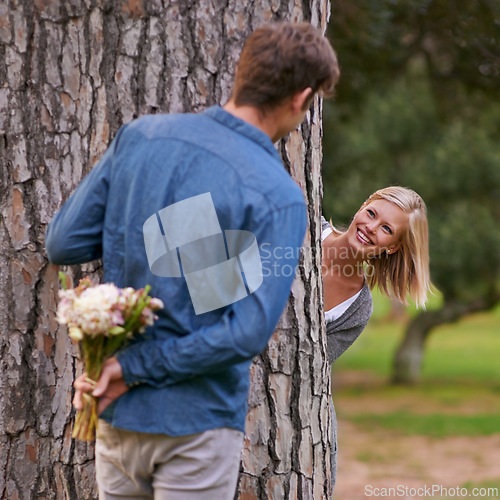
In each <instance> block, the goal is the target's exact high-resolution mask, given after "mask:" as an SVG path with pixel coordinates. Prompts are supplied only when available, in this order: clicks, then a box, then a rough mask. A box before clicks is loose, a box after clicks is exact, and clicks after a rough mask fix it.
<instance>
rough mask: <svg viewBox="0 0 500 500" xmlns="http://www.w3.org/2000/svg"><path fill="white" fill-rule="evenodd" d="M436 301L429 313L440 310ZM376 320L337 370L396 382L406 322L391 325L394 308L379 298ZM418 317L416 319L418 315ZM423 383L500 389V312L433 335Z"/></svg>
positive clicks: (463, 321) (470, 318) (480, 315)
mask: <svg viewBox="0 0 500 500" xmlns="http://www.w3.org/2000/svg"><path fill="white" fill-rule="evenodd" d="M439 303H440V297H439V296H435V298H434V300H433V302H432V303H431V304H430V307H429V308H434V307H439ZM374 311H375V312H374V315H373V317H372V319H371V321H370V323H369V324H368V326H367V328H366V330H365V332H363V334H362V335H361V337H360V338H359V339H358V340H357V341H356V342H355V343H354V344H353V345H352V346H351V348H350V349H349V350H348V351H347V353H345V354H344V355H343V356H342V357H341V358H340V359H339V360H338V361H337V362H336V363H335V370H336V371H342V370H369V371H371V372H373V373H374V374H376V375H378V376H381V377H384V378H386V379H389V378H390V375H391V369H392V360H393V357H394V354H395V352H396V349H397V348H398V345H399V343H400V342H401V340H402V338H403V336H404V332H405V327H406V322H402V321H394V320H393V321H388V320H385V319H384V318H385V317H387V314H388V312H389V311H390V302H389V301H388V300H387V299H385V298H383V297H381V296H380V295H379V294H374ZM412 314H413V313H412ZM422 380H423V381H426V380H448V381H466V382H467V383H470V382H472V381H474V382H481V383H487V384H497V385H500V306H499V307H497V308H496V309H495V310H494V311H492V312H489V313H478V314H474V315H471V316H468V317H466V318H463V319H461V320H460V321H458V322H457V323H453V324H447V325H442V326H440V327H438V328H436V329H435V330H434V331H433V332H431V334H430V337H429V340H428V342H427V346H426V351H425V355H424V360H423V366H422Z"/></svg>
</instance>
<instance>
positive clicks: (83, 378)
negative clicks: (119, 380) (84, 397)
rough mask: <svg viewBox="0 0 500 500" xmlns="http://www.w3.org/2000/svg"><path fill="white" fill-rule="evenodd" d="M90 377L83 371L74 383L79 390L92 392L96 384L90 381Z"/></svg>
mask: <svg viewBox="0 0 500 500" xmlns="http://www.w3.org/2000/svg"><path fill="white" fill-rule="evenodd" d="M88 380H89V379H88V377H87V374H86V373H83V374H82V375H80V376H79V377H78V378H77V379H76V380H75V381H74V383H73V387H74V388H75V389H76V390H77V391H82V392H92V389H93V388H94V387H95V385H94V384H92V383H91V382H89V381H88Z"/></svg>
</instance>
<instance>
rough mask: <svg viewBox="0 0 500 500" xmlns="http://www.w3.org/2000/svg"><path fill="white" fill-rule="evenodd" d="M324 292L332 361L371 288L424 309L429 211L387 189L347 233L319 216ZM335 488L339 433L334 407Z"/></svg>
mask: <svg viewBox="0 0 500 500" xmlns="http://www.w3.org/2000/svg"><path fill="white" fill-rule="evenodd" d="M321 239H322V246H323V261H322V274H323V294H324V305H325V322H326V334H327V352H328V359H329V361H330V363H333V362H334V361H335V360H336V359H337V358H338V357H339V356H340V355H341V354H342V353H344V352H345V351H346V350H347V349H348V348H349V346H350V345H351V344H352V343H353V342H354V341H355V340H356V339H357V338H358V336H359V335H360V333H361V332H362V331H363V330H364V328H365V326H366V325H367V323H368V320H369V319H370V316H371V314H372V311H373V304H372V297H371V292H370V289H372V288H374V287H375V286H376V287H378V288H379V290H380V291H381V292H382V293H384V294H385V295H387V296H389V297H391V298H393V299H396V300H398V301H400V302H402V303H403V304H407V296H409V297H410V298H411V299H412V300H413V301H414V302H415V303H416V304H417V306H419V307H424V306H425V303H426V301H427V295H428V293H429V290H430V276H429V249H428V229H427V211H426V207H425V203H424V201H423V200H422V198H421V197H420V196H419V195H418V194H417V193H416V192H415V191H413V190H411V189H407V188H403V187H400V186H391V187H387V188H384V189H380V190H379V191H376V192H375V193H373V194H372V195H371V196H370V197H369V198H368V199H367V200H366V201H365V202H364V203H363V205H362V206H361V208H360V209H359V211H358V212H357V213H356V215H355V216H354V219H353V220H352V222H351V224H350V225H349V227H348V229H347V230H346V231H345V232H342V231H339V230H337V229H336V228H334V227H333V226H331V225H330V224H329V223H328V222H327V221H326V220H325V219H324V218H322V235H321ZM332 421H333V423H332V425H333V431H334V441H333V442H334V446H333V449H332V483H333V485H335V477H336V469H337V466H336V465H337V464H336V455H337V435H336V434H337V433H336V428H337V424H336V420H335V410H334V408H333V405H332Z"/></svg>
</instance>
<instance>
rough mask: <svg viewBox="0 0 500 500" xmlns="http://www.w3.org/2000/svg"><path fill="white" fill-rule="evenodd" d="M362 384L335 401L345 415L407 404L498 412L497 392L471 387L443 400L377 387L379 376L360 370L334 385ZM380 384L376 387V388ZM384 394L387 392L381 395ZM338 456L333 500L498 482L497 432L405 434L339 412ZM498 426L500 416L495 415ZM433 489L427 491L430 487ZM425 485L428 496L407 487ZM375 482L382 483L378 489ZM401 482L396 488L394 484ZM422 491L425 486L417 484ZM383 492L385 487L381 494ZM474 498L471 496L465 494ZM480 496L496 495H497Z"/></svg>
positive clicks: (418, 408) (425, 409) (414, 408)
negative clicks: (366, 424)
mask: <svg viewBox="0 0 500 500" xmlns="http://www.w3.org/2000/svg"><path fill="white" fill-rule="evenodd" d="M349 386H351V387H358V388H359V387H363V386H364V387H365V389H368V390H366V391H363V392H362V394H361V393H360V394H359V395H356V396H354V395H352V394H351V395H349V396H344V398H342V396H341V390H339V392H338V393H337V394H338V395H339V397H338V399H337V401H336V406H337V409H342V413H343V415H344V416H345V415H356V414H361V413H372V414H377V413H385V412H394V411H398V410H406V411H410V412H412V413H434V412H435V413H441V414H443V413H448V412H450V413H454V414H457V413H460V414H472V413H474V412H478V413H497V412H498V413H499V414H500V401H499V400H500V398H498V394H497V393H493V395H492V393H491V392H490V393H488V392H486V391H485V392H484V393H482V392H481V391H471V392H470V397H469V394H468V395H467V397H466V398H464V399H463V400H461V401H456V400H453V399H452V400H451V401H447V400H446V398H445V401H444V402H443V397H442V395H441V397H438V396H437V395H436V397H433V396H432V395H431V396H430V397H429V395H427V394H426V396H425V399H422V397H420V398H415V395H413V396H412V395H411V394H406V393H405V392H404V391H402V393H401V394H399V393H397V394H396V395H395V394H394V393H392V392H389V394H390V396H389V397H388V396H387V394H388V392H384V391H383V390H381V389H380V387H381V383H380V381H374V380H373V377H372V376H369V375H368V376H367V374H363V373H361V372H349V373H344V374H342V376H341V377H339V379H337V389H342V388H345V387H349ZM379 389H380V393H379V394H378V393H377V391H378V390H379ZM384 394H385V396H386V397H383V395H384ZM338 426H339V458H338V461H339V463H338V474H337V484H336V487H335V495H334V499H335V500H366V499H368V498H398V499H403V500H404V499H414V498H415V499H416V498H434V499H437V498H463V496H462V497H461V496H460V495H457V493H455V494H454V495H450V494H449V495H448V497H446V496H441V495H440V494H439V493H438V491H437V488H439V489H440V488H441V487H443V488H447V489H448V491H449V490H450V489H455V490H456V488H457V487H463V485H465V484H467V483H469V487H471V485H472V487H475V486H478V485H481V486H483V485H485V484H487V485H488V486H489V485H494V486H496V487H499V486H500V433H499V434H494V435H492V436H474V437H468V436H453V437H445V438H432V437H429V436H404V435H401V433H398V432H396V431H392V430H385V429H382V428H380V427H377V428H374V429H373V430H371V429H366V428H361V427H360V426H358V425H355V424H354V423H352V422H351V421H349V420H348V419H347V418H345V417H344V418H339V421H338ZM499 428H500V417H499ZM433 486H434V488H436V489H435V490H434V493H433V496H432V495H431V492H432V487H433ZM425 487H427V488H428V490H427V493H428V494H427V496H423V495H420V496H418V495H417V496H415V495H414V496H411V495H408V494H406V493H411V491H410V489H411V488H425ZM375 488H386V490H376V489H375ZM387 488H396V492H397V495H395V496H387V493H388V490H387ZM397 488H399V489H397ZM421 491H422V492H425V490H421ZM382 493H386V494H385V495H383V494H382ZM469 498H473V497H469ZM480 498H500V497H498V496H490V497H487V496H485V497H480Z"/></svg>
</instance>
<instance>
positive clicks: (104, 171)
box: [45, 127, 124, 265]
mask: <svg viewBox="0 0 500 500" xmlns="http://www.w3.org/2000/svg"><path fill="white" fill-rule="evenodd" d="M123 128H124V127H122V129H120V131H119V132H118V134H117V135H116V137H115V139H114V140H113V142H112V143H111V145H110V147H109V148H108V150H107V151H106V153H105V154H104V156H103V157H102V159H101V160H100V161H99V162H98V163H97V164H96V165H95V166H94V168H93V169H92V170H91V171H90V172H89V174H88V175H87V176H86V177H85V178H84V179H83V181H82V182H81V183H80V184H79V185H78V187H77V188H76V190H75V191H74V192H73V194H72V195H71V196H70V197H69V198H68V200H67V201H66V202H65V203H64V205H63V206H62V208H61V209H60V210H59V212H57V213H56V215H55V216H54V218H53V219H52V220H51V222H50V223H49V226H48V228H47V232H46V234H45V250H46V252H47V256H48V258H49V261H50V262H52V263H53V264H57V265H73V264H81V263H83V262H90V261H91V260H95V259H99V258H100V257H102V233H103V226H104V217H105V213H106V203H107V197H108V187H109V177H110V173H111V169H112V165H113V161H114V153H115V149H116V146H117V143H118V138H119V136H120V135H121V132H122V130H123Z"/></svg>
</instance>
